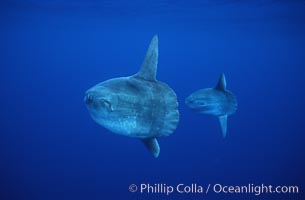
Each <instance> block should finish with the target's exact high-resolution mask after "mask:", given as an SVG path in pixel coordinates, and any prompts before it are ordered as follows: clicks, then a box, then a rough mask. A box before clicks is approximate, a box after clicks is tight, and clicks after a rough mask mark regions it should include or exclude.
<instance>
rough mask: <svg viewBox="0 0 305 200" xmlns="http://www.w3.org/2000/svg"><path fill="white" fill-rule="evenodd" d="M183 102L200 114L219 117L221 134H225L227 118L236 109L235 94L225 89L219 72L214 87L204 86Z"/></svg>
mask: <svg viewBox="0 0 305 200" xmlns="http://www.w3.org/2000/svg"><path fill="white" fill-rule="evenodd" d="M185 104H186V105H187V106H188V107H189V108H190V109H192V110H194V111H195V112H198V113H200V114H208V115H213V116H216V117H218V118H219V122H220V126H221V131H222V135H223V137H224V138H225V137H226V134H227V118H228V116H229V115H231V114H233V113H234V112H235V111H236V110H237V100H236V97H235V95H234V94H233V93H232V92H230V91H229V90H227V89H226V78H225V75H224V74H221V76H220V78H219V81H218V84H217V85H216V87H214V88H206V89H201V90H198V91H196V92H194V93H192V94H191V95H190V96H189V97H187V98H186V99H185Z"/></svg>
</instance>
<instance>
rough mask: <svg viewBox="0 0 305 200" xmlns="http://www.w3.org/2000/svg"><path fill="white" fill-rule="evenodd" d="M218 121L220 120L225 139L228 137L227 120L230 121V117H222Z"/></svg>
mask: <svg viewBox="0 0 305 200" xmlns="http://www.w3.org/2000/svg"><path fill="white" fill-rule="evenodd" d="M218 119H219V122H220V127H221V132H222V136H223V138H225V137H226V135H227V119H228V115H223V116H220V117H219V118H218Z"/></svg>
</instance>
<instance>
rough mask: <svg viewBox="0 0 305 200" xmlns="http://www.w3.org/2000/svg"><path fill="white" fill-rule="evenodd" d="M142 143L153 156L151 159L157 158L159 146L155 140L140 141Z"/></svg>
mask: <svg viewBox="0 0 305 200" xmlns="http://www.w3.org/2000/svg"><path fill="white" fill-rule="evenodd" d="M142 142H143V143H144V145H145V146H146V148H147V150H148V151H149V152H150V153H151V154H152V155H153V157H155V158H158V156H159V153H160V146H159V143H158V140H157V139H156V138H147V139H142Z"/></svg>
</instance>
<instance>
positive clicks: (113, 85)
mask: <svg viewBox="0 0 305 200" xmlns="http://www.w3.org/2000/svg"><path fill="white" fill-rule="evenodd" d="M157 63H158V36H157V35H155V36H154V37H153V38H152V40H151V42H150V45H149V47H148V50H147V52H146V56H145V58H144V61H143V63H142V66H141V68H140V71H139V72H138V73H136V74H134V75H132V76H128V77H120V78H113V79H109V80H106V81H104V82H101V83H99V84H97V85H95V86H93V87H92V88H90V89H89V90H88V91H87V92H86V94H85V104H86V106H87V108H88V110H89V113H90V115H91V117H92V118H93V120H94V121H95V122H97V123H98V124H100V125H102V126H103V127H105V128H106V129H108V130H109V131H111V132H113V133H116V134H120V135H125V136H129V137H132V138H138V139H140V140H141V141H143V143H144V144H145V146H146V148H147V149H148V150H149V152H150V153H151V154H152V155H153V156H154V157H156V158H157V157H158V156H159V153H160V147H159V144H158V141H157V138H159V137H166V136H169V135H170V134H172V133H173V131H174V130H175V129H176V127H177V124H178V122H179V111H178V102H177V96H176V94H175V92H174V91H173V90H172V89H171V88H170V87H169V86H168V85H167V84H165V83H163V82H160V81H157V80H156V73H157Z"/></svg>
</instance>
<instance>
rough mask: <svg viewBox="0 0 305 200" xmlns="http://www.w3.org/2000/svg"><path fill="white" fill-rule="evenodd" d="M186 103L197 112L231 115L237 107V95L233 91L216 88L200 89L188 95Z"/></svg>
mask: <svg viewBox="0 0 305 200" xmlns="http://www.w3.org/2000/svg"><path fill="white" fill-rule="evenodd" d="M185 103H186V105H187V106H188V107H189V108H190V109H192V110H194V111H195V112H198V113H200V114H208V115H213V116H216V117H220V116H223V115H231V114H233V113H234V112H235V111H236V109H237V101H236V97H235V96H234V95H233V93H232V92H230V91H228V90H226V91H221V90H218V89H215V88H206V89H201V90H198V91H196V92H194V93H192V94H191V95H190V96H189V97H187V98H186V100H185Z"/></svg>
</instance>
